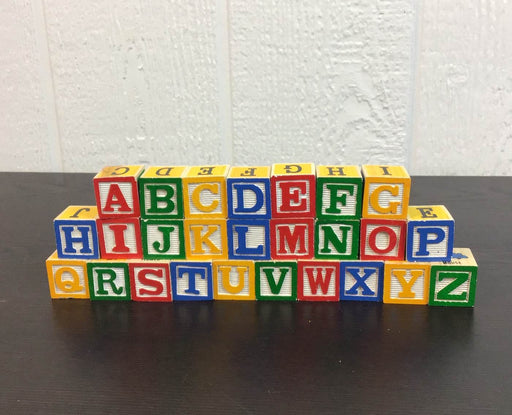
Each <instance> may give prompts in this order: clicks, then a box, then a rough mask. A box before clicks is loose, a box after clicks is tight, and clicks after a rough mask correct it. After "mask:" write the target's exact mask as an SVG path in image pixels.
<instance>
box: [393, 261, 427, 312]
mask: <svg viewBox="0 0 512 415" xmlns="http://www.w3.org/2000/svg"><path fill="white" fill-rule="evenodd" d="M429 281H430V264H429V263H421V262H407V261H386V263H385V264H384V296H383V302H384V303H389V304H428V294H429V291H428V289H429Z"/></svg>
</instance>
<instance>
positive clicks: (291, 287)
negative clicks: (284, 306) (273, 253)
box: [255, 261, 297, 301]
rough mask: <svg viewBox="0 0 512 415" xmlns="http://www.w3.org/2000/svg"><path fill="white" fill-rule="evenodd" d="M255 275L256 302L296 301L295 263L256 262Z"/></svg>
mask: <svg viewBox="0 0 512 415" xmlns="http://www.w3.org/2000/svg"><path fill="white" fill-rule="evenodd" d="M255 274H256V276H255V278H256V299H257V300H277V301H283V300H284V301H295V300H297V262H295V261H294V262H284V261H275V262H272V261H258V262H256V263H255Z"/></svg>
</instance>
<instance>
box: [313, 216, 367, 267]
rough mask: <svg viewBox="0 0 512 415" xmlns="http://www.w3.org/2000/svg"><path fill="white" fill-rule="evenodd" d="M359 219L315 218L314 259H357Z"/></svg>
mask: <svg viewBox="0 0 512 415" xmlns="http://www.w3.org/2000/svg"><path fill="white" fill-rule="evenodd" d="M359 222H360V221H359V220H357V219H355V220H351V219H347V220H317V221H316V224H315V258H316V259H333V260H334V259H344V260H348V259H358V258H359Z"/></svg>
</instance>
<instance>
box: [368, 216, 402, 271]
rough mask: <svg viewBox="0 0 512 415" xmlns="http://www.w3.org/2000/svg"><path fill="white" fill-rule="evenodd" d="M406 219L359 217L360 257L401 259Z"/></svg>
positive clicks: (388, 259) (389, 259) (387, 259)
mask: <svg viewBox="0 0 512 415" xmlns="http://www.w3.org/2000/svg"><path fill="white" fill-rule="evenodd" d="M406 226H407V221H405V220H386V219H365V218H363V219H361V235H360V251H359V252H360V259H362V260H367V259H370V260H386V261H403V260H404V255H405V236H406Z"/></svg>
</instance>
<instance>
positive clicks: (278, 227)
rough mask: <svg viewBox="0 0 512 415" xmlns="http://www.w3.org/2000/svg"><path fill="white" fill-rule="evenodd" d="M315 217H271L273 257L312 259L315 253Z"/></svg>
mask: <svg viewBox="0 0 512 415" xmlns="http://www.w3.org/2000/svg"><path fill="white" fill-rule="evenodd" d="M313 234H314V220H313V219H300V218H298V219H271V220H270V256H271V258H272V259H277V260H286V259H299V258H300V259H312V258H313V257H314V254H315V246H314V235H313Z"/></svg>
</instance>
